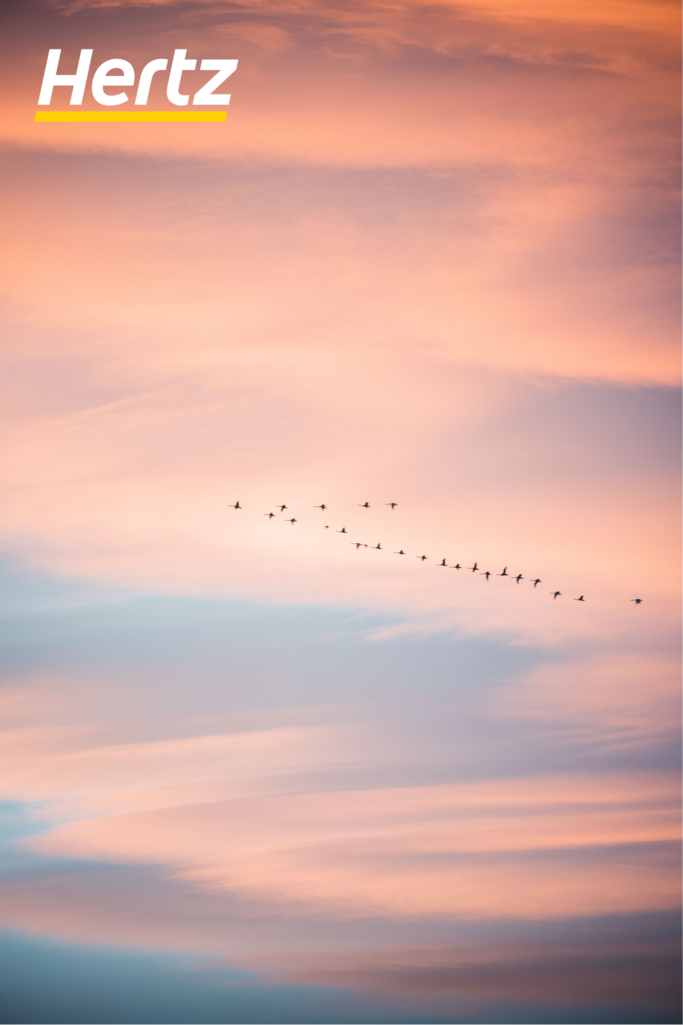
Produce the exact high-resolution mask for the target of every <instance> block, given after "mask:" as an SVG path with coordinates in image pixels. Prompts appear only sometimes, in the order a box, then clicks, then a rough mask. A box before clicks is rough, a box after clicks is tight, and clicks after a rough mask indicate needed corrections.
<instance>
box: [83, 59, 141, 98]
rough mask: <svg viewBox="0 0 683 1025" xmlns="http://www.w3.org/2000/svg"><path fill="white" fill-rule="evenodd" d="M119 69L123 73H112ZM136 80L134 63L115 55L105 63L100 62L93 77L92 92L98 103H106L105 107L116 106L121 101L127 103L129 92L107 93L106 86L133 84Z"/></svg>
mask: <svg viewBox="0 0 683 1025" xmlns="http://www.w3.org/2000/svg"><path fill="white" fill-rule="evenodd" d="M114 70H118V71H121V72H122V73H121V74H120V75H114V76H113V77H112V75H110V72H111V71H114ZM134 81H135V69H134V68H133V65H132V64H129V63H128V61H122V60H119V58H118V57H114V59H113V60H110V61H105V62H104V64H100V66H99V68H98V69H97V71H96V72H95V74H94V75H93V78H92V94H93V97H94V98H95V101H96V102H97V103H102V104H104V106H105V107H116V106H117V105H118V104H119V103H126V101H127V100H128V94H127V93H114V95H113V96H110V95H109V93H105V91H104V90H105V87H107V86H109V88H111V87H112V86H113V85H132V84H133V83H134Z"/></svg>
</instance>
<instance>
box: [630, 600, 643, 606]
mask: <svg viewBox="0 0 683 1025" xmlns="http://www.w3.org/2000/svg"><path fill="white" fill-rule="evenodd" d="M642 600H643V599H642V598H631V601H634V602H635V603H636V605H640V603H641V602H642Z"/></svg>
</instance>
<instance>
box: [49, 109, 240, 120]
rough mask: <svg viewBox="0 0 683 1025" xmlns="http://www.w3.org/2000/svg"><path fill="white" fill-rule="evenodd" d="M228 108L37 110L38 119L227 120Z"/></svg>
mask: <svg viewBox="0 0 683 1025" xmlns="http://www.w3.org/2000/svg"><path fill="white" fill-rule="evenodd" d="M227 116H228V112H227V110H37V111H36V116H35V120H36V121H107V122H109V121H225V119H226V118H227Z"/></svg>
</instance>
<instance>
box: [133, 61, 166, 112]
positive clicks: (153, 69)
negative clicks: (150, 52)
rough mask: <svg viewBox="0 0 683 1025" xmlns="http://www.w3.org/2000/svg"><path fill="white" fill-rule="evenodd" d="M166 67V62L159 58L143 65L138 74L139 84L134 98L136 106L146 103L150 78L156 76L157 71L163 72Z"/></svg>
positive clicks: (150, 82)
mask: <svg viewBox="0 0 683 1025" xmlns="http://www.w3.org/2000/svg"><path fill="white" fill-rule="evenodd" d="M167 67H168V61H167V60H165V59H164V58H162V57H159V58H158V60H155V61H150V62H149V64H145V66H144V68H143V69H142V72H141V73H140V84H139V85H138V92H137V96H136V97H135V104H136V106H138V107H139V106H142V105H144V104H145V103H147V100H148V99H149V88H150V86H151V84H152V78H153V77H154V75H156V73H157V71H165V70H166V68H167Z"/></svg>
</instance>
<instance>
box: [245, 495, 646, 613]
mask: <svg viewBox="0 0 683 1025" xmlns="http://www.w3.org/2000/svg"><path fill="white" fill-rule="evenodd" d="M384 504H385V505H387V506H389V507H390V508H391V510H392V512H393V511H394V510H395V509H396V508H397V507H398V502H385V503H384ZM358 507H359V509H370V508H371V505H370V503H369V502H358ZM230 508H231V509H235V510H237V509H239V510H242V509H244V506H242V505H240V503H239V499H238V500H237V502H235V504H234V505H231V506H230ZM275 508H276V509H279V511H280V515H281V516H283V518H284V519H285V522H287V523H291V524H292V526H294V524H295V523H297V522H298V520H297V519H296V517H294V516H290V517H284V515H283V514H284V513H285V512H286V511H287V510H288V506H286V505H276V506H275ZM314 508H315V509H320V510H321V511H322V512H326V511H327V506H326V505H325V503H324V502H323V503H322V504H321V505H316V506H314ZM263 515H264V516H266V517H267V518H268V520H272V519H275V518H276V515H277V514H276V513H274V512H272V511H271V512H267V513H264V514H263ZM323 526H324V529H325V530H329V529H330V526H329V524H327V523H325V524H323ZM335 533H337V534H347V533H348V531H347V529H346V527H342V528H341V530H335ZM350 544H351V545H352V546H353V547H355V549H356V551H358V549H359V548H372V549H373V550H375V551H385V550H386V549H384V548H382V544H381V542H379V541H378V542H377V544H376V545H368V544H365V542H363V541H351V542H350ZM393 554H394V555H407V554H408V552H404V551H403V549H402V548H399V550H398V551H397V552H394V553H393ZM415 558H416V559H419V560H420V561H421V562H422V563H423V564H424V563H425V562H427V561H428V560H429V556H428V555H416V556H415ZM435 565H436V566H439V567H441V568H442V569H459V570H462V569H464V570H466V571H467V570H469V571H471V572H472V573H481V575H482V576H483V577H485V579H486V582H487V583H488V581H489V578H490V577H492V576H498V577H508V578H509V579H510V580H514V581H515V583H516V584H519V583H520V581H522V580H524V579H525V577H524V576H523V575H522V574H521V573H508V567H507V566H504V567H503V571H502V572H501V573H492V572H491V571H490V570H487V569H486V570H482V569H481V568H480V566H479V565H478V564H477V562H476V561H475V563H474V565H473V566H461V565H460V563H459V562H456V563H454V564H453V565H449V564H448V563H447V562H446V559H442V560H441V562H437V563H435ZM528 583H530V584H533V587H534V590H535V589H536V588H537V587H538V585H539V584H542V583H543V581H542V580H541V579H540V578H539V577H535V578H534V579H533V580H531V579H530V580H528ZM550 596H551V598H552V599H553V601H554V600H556V599H557V598H561V597H562V592H561V591H550ZM585 600H586V599H585V597H584V595H582V594H581V595H579V597H578V598H573V599H572V601H581V602H585ZM630 601H632V602H634V603H635V604H636V605H641V604H642V602H643V599H642V598H631V599H630Z"/></svg>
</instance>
